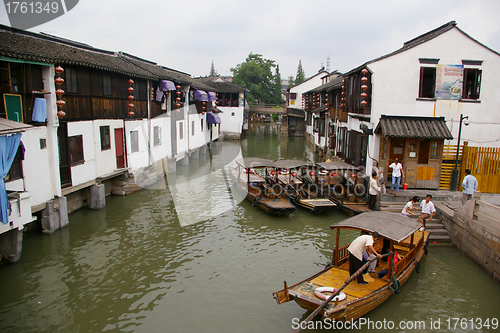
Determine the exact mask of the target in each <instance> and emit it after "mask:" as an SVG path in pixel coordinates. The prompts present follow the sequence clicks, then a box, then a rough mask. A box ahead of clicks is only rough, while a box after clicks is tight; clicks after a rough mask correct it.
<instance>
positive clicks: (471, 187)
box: [462, 169, 478, 205]
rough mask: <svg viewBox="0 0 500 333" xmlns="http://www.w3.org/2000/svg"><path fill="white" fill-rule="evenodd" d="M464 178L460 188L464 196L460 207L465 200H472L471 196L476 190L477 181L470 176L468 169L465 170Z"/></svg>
mask: <svg viewBox="0 0 500 333" xmlns="http://www.w3.org/2000/svg"><path fill="white" fill-rule="evenodd" d="M465 174H466V176H465V177H464V181H463V182H462V188H463V189H464V194H463V195H462V205H465V202H466V201H467V200H470V199H472V195H473V194H474V192H476V190H477V185H478V183H477V179H476V177H474V176H473V175H471V172H470V169H466V170H465Z"/></svg>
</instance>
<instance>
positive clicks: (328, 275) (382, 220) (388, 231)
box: [273, 211, 429, 321]
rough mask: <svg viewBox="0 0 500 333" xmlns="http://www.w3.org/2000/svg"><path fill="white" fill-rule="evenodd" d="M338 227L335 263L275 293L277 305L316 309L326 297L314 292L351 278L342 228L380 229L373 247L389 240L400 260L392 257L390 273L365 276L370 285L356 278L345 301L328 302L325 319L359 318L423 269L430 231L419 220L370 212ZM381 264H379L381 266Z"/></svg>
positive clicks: (378, 250)
mask: <svg viewBox="0 0 500 333" xmlns="http://www.w3.org/2000/svg"><path fill="white" fill-rule="evenodd" d="M330 228H331V229H335V230H337V235H336V240H337V244H336V247H335V250H334V251H333V259H332V265H331V266H327V267H326V268H325V269H323V270H322V271H320V272H318V273H316V274H314V275H313V276H311V277H309V278H308V279H306V280H304V281H302V282H299V283H297V284H295V285H293V286H291V287H288V286H287V284H286V281H285V288H284V289H282V290H280V291H277V292H275V293H273V296H274V298H275V299H276V301H277V302H278V304H282V303H285V302H288V301H291V300H294V301H295V302H297V304H299V305H300V306H301V307H303V308H304V309H307V310H310V311H313V310H316V309H317V308H318V306H320V305H321V304H322V303H323V299H320V298H318V297H317V296H316V295H315V293H314V292H315V290H316V289H317V288H322V287H333V288H339V287H340V286H342V285H343V283H344V281H346V280H347V279H349V252H348V251H347V247H348V245H347V246H344V247H341V248H339V234H340V230H341V229H357V230H360V231H362V232H370V233H371V232H373V231H377V232H378V233H379V234H380V236H381V237H380V238H379V239H378V240H377V241H376V242H375V244H374V247H375V249H376V250H377V252H379V253H381V251H382V247H383V242H384V240H385V241H386V244H387V243H388V242H390V247H391V248H392V250H393V251H396V252H398V254H399V255H400V257H401V260H399V262H397V264H396V265H392V263H393V256H392V255H391V256H390V257H389V260H388V263H389V265H388V266H389V267H388V275H386V276H383V277H382V278H378V275H377V272H379V271H380V270H381V269H382V267H377V268H376V271H377V272H376V273H371V274H370V277H367V276H366V275H365V278H364V279H365V281H368V280H370V282H369V283H368V284H365V285H362V284H358V283H357V282H356V281H354V282H351V283H350V284H348V285H347V287H346V288H345V289H343V292H344V293H345V294H346V298H345V299H344V300H342V301H332V302H329V303H328V304H327V305H326V306H325V307H324V308H323V309H322V310H321V311H320V312H319V313H320V314H321V315H322V316H323V319H324V320H326V319H327V318H328V320H336V321H350V320H355V319H358V318H359V317H361V316H363V315H364V314H366V313H368V312H369V311H371V310H373V309H374V308H376V307H377V306H379V305H380V304H382V303H383V302H384V301H385V300H387V299H388V298H389V297H390V296H392V295H393V294H394V293H399V291H400V288H401V285H403V284H404V283H405V282H406V280H408V278H409V277H410V275H411V274H412V273H413V271H415V270H416V271H417V273H418V272H419V270H420V260H421V259H422V256H423V255H424V253H427V244H428V239H429V232H427V231H424V232H420V231H418V229H419V228H420V223H419V222H418V221H416V220H413V219H409V218H405V217H403V216H401V215H398V214H393V213H387V212H378V211H370V212H365V213H361V214H359V215H356V216H353V217H351V218H348V219H346V220H344V221H341V222H339V223H337V224H336V225H332V226H331V227H330ZM379 264H381V263H377V265H379Z"/></svg>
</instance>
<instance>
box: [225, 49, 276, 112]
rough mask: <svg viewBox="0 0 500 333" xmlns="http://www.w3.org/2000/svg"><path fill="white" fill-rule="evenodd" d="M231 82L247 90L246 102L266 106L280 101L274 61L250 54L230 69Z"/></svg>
mask: <svg viewBox="0 0 500 333" xmlns="http://www.w3.org/2000/svg"><path fill="white" fill-rule="evenodd" d="M231 72H233V82H234V83H236V84H237V85H239V86H242V87H245V88H247V89H248V90H249V93H248V95H247V100H248V101H249V102H250V103H253V102H256V101H259V102H263V103H266V104H278V103H279V102H280V101H281V77H280V74H279V68H277V65H276V64H275V63H274V60H268V59H263V58H262V55H260V54H253V53H250V54H249V55H248V57H247V58H246V61H245V62H243V63H241V64H238V65H236V67H235V68H231Z"/></svg>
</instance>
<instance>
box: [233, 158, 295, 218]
mask: <svg viewBox="0 0 500 333" xmlns="http://www.w3.org/2000/svg"><path fill="white" fill-rule="evenodd" d="M267 169H272V170H274V171H275V172H276V165H275V164H274V162H273V161H271V160H268V159H264V158H243V159H241V160H237V161H236V168H233V169H231V177H232V180H233V183H234V184H235V185H236V187H237V188H238V189H239V190H240V191H241V192H242V193H243V194H244V195H245V196H246V198H247V200H249V201H250V202H251V203H252V206H254V207H258V208H260V209H262V210H263V211H265V212H267V213H269V214H271V215H275V216H282V215H288V214H291V213H293V212H294V211H295V209H296V207H295V206H294V205H293V204H292V203H291V202H290V200H289V199H288V198H287V197H286V195H285V191H284V190H283V188H282V187H281V186H280V185H279V184H273V183H272V182H271V181H270V180H269V179H266V178H265V177H266V170H267Z"/></svg>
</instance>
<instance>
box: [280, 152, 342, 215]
mask: <svg viewBox="0 0 500 333" xmlns="http://www.w3.org/2000/svg"><path fill="white" fill-rule="evenodd" d="M275 164H276V166H277V171H276V173H275V174H273V175H271V178H272V179H274V181H275V183H278V184H280V185H281V186H282V187H283V189H284V190H285V193H286V195H287V196H288V198H289V199H290V200H291V201H292V202H293V203H294V204H295V205H297V206H299V207H302V208H305V209H307V210H308V211H310V212H313V213H315V214H320V213H323V212H332V211H334V210H336V208H337V204H335V202H333V201H332V200H330V199H329V198H328V197H326V196H324V195H321V193H320V191H319V188H318V187H317V186H311V184H310V183H307V184H306V183H304V182H302V180H301V179H300V178H299V175H300V174H306V173H307V172H308V170H309V169H310V167H311V166H310V165H309V164H307V163H306V162H303V161H300V160H278V161H276V162H275ZM273 176H274V177H273Z"/></svg>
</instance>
